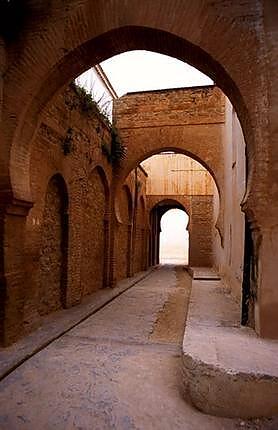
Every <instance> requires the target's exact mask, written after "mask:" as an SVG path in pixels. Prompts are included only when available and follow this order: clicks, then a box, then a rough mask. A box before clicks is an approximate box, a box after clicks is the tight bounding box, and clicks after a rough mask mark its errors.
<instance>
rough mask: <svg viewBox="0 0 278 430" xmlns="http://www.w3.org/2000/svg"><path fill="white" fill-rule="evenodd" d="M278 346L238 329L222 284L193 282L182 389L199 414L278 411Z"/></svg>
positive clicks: (250, 414) (234, 310)
mask: <svg viewBox="0 0 278 430" xmlns="http://www.w3.org/2000/svg"><path fill="white" fill-rule="evenodd" d="M277 354H278V342H277V341H270V340H266V339H259V338H258V337H257V336H256V334H255V332H254V331H253V330H251V329H249V328H243V327H240V324H239V306H238V305H237V303H236V302H235V301H234V299H233V297H232V296H231V295H230V294H229V293H228V292H227V290H225V289H224V288H223V284H222V282H221V281H214V280H210V281H199V280H198V281H196V280H193V282H192V291H191V298H190V304H189V310H188V320H187V326H186V330H185V335H184V341H183V356H182V389H183V392H184V395H185V396H186V397H187V398H188V397H189V398H190V400H191V401H192V403H193V404H194V405H195V406H196V407H197V408H198V409H200V410H201V411H203V412H205V413H208V414H212V415H219V416H226V417H242V418H251V417H262V416H266V417H267V416H273V415H276V414H277V413H278V402H277V399H278V362H277Z"/></svg>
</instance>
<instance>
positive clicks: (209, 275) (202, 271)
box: [189, 267, 221, 281]
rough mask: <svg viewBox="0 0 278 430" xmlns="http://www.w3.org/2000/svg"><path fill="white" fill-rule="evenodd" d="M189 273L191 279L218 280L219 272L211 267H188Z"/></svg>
mask: <svg viewBox="0 0 278 430" xmlns="http://www.w3.org/2000/svg"><path fill="white" fill-rule="evenodd" d="M189 273H190V275H191V276H192V278H193V279H200V280H215V281H216V280H220V279H221V278H220V276H219V274H218V273H217V272H216V271H215V270H214V269H213V268H212V267H190V268H189Z"/></svg>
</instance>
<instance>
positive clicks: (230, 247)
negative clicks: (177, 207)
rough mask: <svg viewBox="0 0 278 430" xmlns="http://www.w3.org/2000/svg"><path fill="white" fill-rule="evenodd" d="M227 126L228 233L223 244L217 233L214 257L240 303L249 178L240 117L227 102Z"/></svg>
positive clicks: (225, 198) (225, 207)
mask: <svg viewBox="0 0 278 430" xmlns="http://www.w3.org/2000/svg"><path fill="white" fill-rule="evenodd" d="M225 118H226V120H225V127H224V128H223V135H222V140H223V148H224V154H225V157H224V166H223V168H224V174H225V180H224V186H225V188H224V193H223V215H224V231H223V238H222V244H221V240H220V236H219V233H218V232H217V231H216V230H214V240H213V254H214V265H215V267H216V268H217V270H219V272H220V273H221V275H222V276H223V278H224V280H225V281H226V285H227V286H228V287H229V288H230V289H231V290H232V292H233V294H234V296H235V297H236V298H237V299H238V300H240V299H241V293H242V281H243V259H244V255H243V254H244V223H245V216H244V213H243V212H242V211H241V206H240V205H241V203H242V201H243V197H244V193H245V190H246V179H245V176H246V175H245V165H246V158H245V142H244V137H243V134H242V130H241V126H240V123H239V120H238V118H237V115H236V113H235V111H234V109H233V107H232V105H231V103H230V102H229V101H228V100H226V107H225ZM216 194H217V193H216V190H215V196H214V218H215V221H216V218H217V213H218V210H219V202H218V196H217V195H216Z"/></svg>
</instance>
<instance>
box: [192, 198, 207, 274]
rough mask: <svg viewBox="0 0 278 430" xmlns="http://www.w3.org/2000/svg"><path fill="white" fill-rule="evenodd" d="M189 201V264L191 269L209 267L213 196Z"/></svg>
mask: <svg viewBox="0 0 278 430" xmlns="http://www.w3.org/2000/svg"><path fill="white" fill-rule="evenodd" d="M191 199H192V200H191V216H190V221H189V264H190V266H192V267H196V266H197V267H211V266H212V265H213V252H212V229H213V196H192V197H191Z"/></svg>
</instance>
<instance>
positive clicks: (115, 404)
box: [0, 268, 275, 430]
mask: <svg viewBox="0 0 278 430" xmlns="http://www.w3.org/2000/svg"><path fill="white" fill-rule="evenodd" d="M177 281H178V276H177V272H176V271H175V269H174V268H166V269H165V268H159V270H157V271H154V272H153V273H152V274H151V275H150V276H148V277H146V278H145V279H143V280H142V281H141V282H140V283H138V284H136V285H135V286H134V287H133V288H132V289H130V290H127V291H125V292H124V293H123V294H122V295H119V296H118V297H117V298H116V299H115V300H113V301H111V302H110V303H109V304H108V305H107V306H105V307H103V308H102V309H101V310H100V311H98V312H97V313H94V314H93V315H91V316H90V317H89V318H88V319H86V320H85V321H83V322H82V323H81V324H79V325H78V326H76V327H75V328H73V329H72V330H70V331H68V332H67V333H66V334H65V335H63V336H61V337H59V338H57V339H56V340H55V341H53V342H52V343H50V344H49V345H48V346H47V347H45V348H44V349H42V350H41V351H39V352H38V353H37V354H35V355H33V356H32V357H31V358H30V359H29V360H27V361H25V362H24V363H23V364H22V365H21V366H19V367H18V368H17V369H16V370H15V371H13V372H12V373H10V374H9V375H8V376H7V377H6V378H4V379H3V380H2V381H1V384H0V429H1V430H42V429H43V430H53V429H55V430H70V429H79V430H81V429H82V430H92V429H93V430H169V429H175V430H201V429H202V430H238V429H241V430H247V429H253V430H254V429H258V430H266V429H267V430H274V429H275V427H269V426H268V422H258V426H257V425H256V426H253V424H254V423H247V422H242V420H236V419H227V418H219V417H213V416H209V415H206V414H203V413H201V412H200V411H198V410H196V409H195V408H194V407H193V406H192V405H191V404H189V403H187V402H185V401H184V399H183V397H182V395H181V393H180V389H179V388H180V360H181V339H177V340H176V342H175V343H172V339H171V337H170V338H169V340H170V342H171V343H166V340H165V339H164V341H163V344H162V343H161V342H160V341H159V340H158V339H159V336H154V333H155V330H156V328H157V325H158V324H159V320H160V321H161V317H162V313H163V312H164V311H165V309H167V306H168V304H169V300H170V298H171V297H173V294H175V293H176V294H178V296H179V298H180V295H179V293H180V289H181V287H180V284H181V281H180V282H177ZM185 283H186V282H185ZM187 288H188V287H187ZM187 297H188V296H187V295H184V299H183V306H184V307H187V306H186V304H187V301H188V298H187ZM173 318H175V319H177V318H178V317H177V312H175V311H174V310H173ZM180 323H181V324H182V326H183V327H184V319H183V318H181V320H180ZM180 332H181V337H182V330H181V331H180ZM269 423H270V424H271V425H272V424H273V422H269ZM242 424H243V425H242ZM249 424H250V426H249ZM264 424H267V427H265V425H264Z"/></svg>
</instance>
